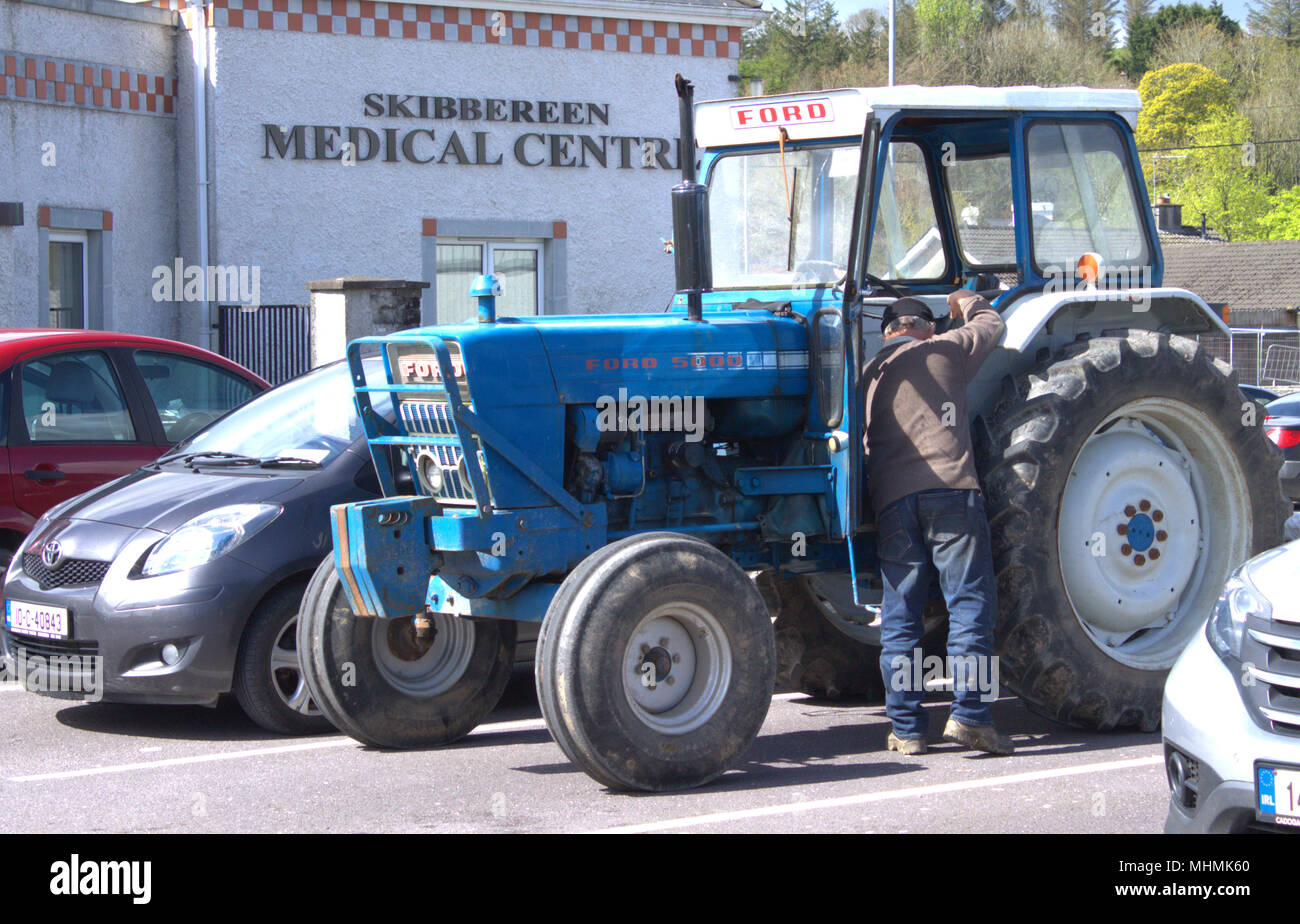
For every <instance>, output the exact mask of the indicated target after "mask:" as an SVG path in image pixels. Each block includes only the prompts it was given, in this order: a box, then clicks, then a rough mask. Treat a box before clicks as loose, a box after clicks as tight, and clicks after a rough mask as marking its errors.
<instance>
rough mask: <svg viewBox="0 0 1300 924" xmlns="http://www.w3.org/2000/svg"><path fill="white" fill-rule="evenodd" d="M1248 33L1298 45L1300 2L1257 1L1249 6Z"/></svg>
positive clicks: (1299, 41)
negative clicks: (1269, 36)
mask: <svg viewBox="0 0 1300 924" xmlns="http://www.w3.org/2000/svg"><path fill="white" fill-rule="evenodd" d="M1246 22H1247V24H1248V25H1249V26H1250V31H1251V32H1254V33H1257V34H1259V35H1271V36H1273V37H1274V38H1280V39H1286V41H1287V42H1289V43H1290V44H1292V45H1295V44H1298V43H1300V0H1258V2H1254V3H1251V4H1249V13H1248V15H1247V17H1246Z"/></svg>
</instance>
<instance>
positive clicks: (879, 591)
mask: <svg viewBox="0 0 1300 924" xmlns="http://www.w3.org/2000/svg"><path fill="white" fill-rule="evenodd" d="M803 580H804V581H805V582H806V583H807V586H808V590H809V591H811V593H812V596H813V599H814V600H815V601H816V603H817V605H818V607H819V608H820V609H821V611H822V613H823V614H824V615H825V616H826V619H827V621H828V622H829V623H830V624H831V625H832V626H833V627H834V628H835V629H836V630H837V631H839V632H842V633H843V634H844V635H847V636H848V637H849V638H851V639H853V640H854V641H855V642H860V643H861V644H863V645H870V646H871V647H872V648H879V647H880V646H881V641H880V620H881V614H882V612H883V610H882V607H881V601H882V599H883V597H884V590H883V588H881V587H877V586H876V585H874V584H873V585H871V586H870V587H862V588H859V589H858V600H859V601H860V602H859V603H854V602H853V582H852V581H851V580H850V578H849V575H847V574H809V575H807V576H805V577H804V578H803ZM943 619H944V617H943V616H942V615H940V616H935V615H934V614H933V612H932V610H931V609H930V608H927V609H926V611H925V614H924V615H923V617H922V621H923V624H924V628H923V629H922V631H923V632H924V633H926V634H928V633H929V632H930V631H931V630H932V629H934V628H935V627H936V626H937V625H938V624H939V623H941V622H943Z"/></svg>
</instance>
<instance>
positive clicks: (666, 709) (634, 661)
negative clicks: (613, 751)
mask: <svg viewBox="0 0 1300 924" xmlns="http://www.w3.org/2000/svg"><path fill="white" fill-rule="evenodd" d="M730 685H731V646H730V645H729V644H728V641H727V635H726V633H725V632H724V631H723V630H722V626H721V624H719V622H718V621H717V619H715V618H714V617H713V614H711V613H709V612H708V611H707V610H705V609H704V608H703V607H699V606H696V605H695V604H693V603H670V604H665V605H663V606H660V607H656V608H655V609H654V610H652V611H651V612H650V613H649V614H648V615H647V616H646V617H645V618H644V619H642V620H641V622H640V623H638V624H637V627H636V629H634V630H633V632H632V637H631V639H630V640H629V641H628V644H627V648H626V649H625V650H624V653H623V693H624V695H625V696H626V698H627V702H628V705H629V706H631V707H632V712H633V714H634V715H635V716H636V717H637V719H638V720H640V721H641V722H642V723H643V724H645V725H646V726H648V727H649V728H652V729H654V730H655V731H657V732H660V733H661V734H665V735H684V734H687V733H688V732H692V731H695V730H696V729H697V728H700V727H701V726H703V725H704V724H705V723H707V722H708V721H709V720H710V719H711V718H713V716H714V715H715V714H716V713H717V711H718V708H719V707H720V706H721V705H722V701H723V700H724V699H725V698H726V695H727V689H728V688H729V687H730Z"/></svg>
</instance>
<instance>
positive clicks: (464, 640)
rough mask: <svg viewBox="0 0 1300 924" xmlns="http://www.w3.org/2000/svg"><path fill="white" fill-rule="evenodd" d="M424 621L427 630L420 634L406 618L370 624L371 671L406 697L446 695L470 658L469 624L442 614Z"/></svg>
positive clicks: (472, 630) (466, 666)
mask: <svg viewBox="0 0 1300 924" xmlns="http://www.w3.org/2000/svg"><path fill="white" fill-rule="evenodd" d="M428 618H429V622H430V627H429V630H428V631H427V632H426V633H423V634H421V633H418V632H417V631H416V628H415V624H414V620H412V619H410V618H407V619H375V620H373V621H374V628H373V629H372V630H371V636H370V638H371V648H372V650H373V651H374V656H375V667H377V668H378V669H379V673H380V675H381V676H382V677H383V678H384V679H385V680H386V681H388V683H389V684H390V685H391V686H392V687H393V689H395V690H398V691H399V692H402V693H405V694H406V695H408V696H415V697H420V698H427V697H431V696H438V695H440V694H442V693H446V692H447V691H448V690H450V689H451V688H452V687H454V686H455V685H456V684H457V683H458V682H459V681H460V679H461V677H462V676H464V674H465V670H466V668H468V667H469V662H470V659H471V658H472V657H473V655H474V623H473V622H471V621H470V620H468V619H459V618H457V617H455V616H447V615H445V614H443V613H434V614H433V615H432V616H430V617H428Z"/></svg>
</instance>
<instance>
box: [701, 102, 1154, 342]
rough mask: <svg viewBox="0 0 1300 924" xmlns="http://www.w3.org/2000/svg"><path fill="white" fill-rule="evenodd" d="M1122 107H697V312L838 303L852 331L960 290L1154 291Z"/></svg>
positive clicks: (1008, 295)
mask: <svg viewBox="0 0 1300 924" xmlns="http://www.w3.org/2000/svg"><path fill="white" fill-rule="evenodd" d="M1139 105H1140V104H1139V101H1138V98H1137V94H1136V93H1134V92H1132V91H1127V90H1084V89H1078V88H1068V89H1043V88H1039V87H1008V88H982V87H928V88H927V87H890V88H862V89H848V90H831V91H826V92H822V93H815V94H812V93H810V94H799V95H791V96H779V97H761V98H745V99H731V100H719V101H712V102H706V103H701V104H700V105H698V106H697V107H696V108H695V142H696V144H697V145H698V149H699V150H700V152H701V156H700V158H699V164H698V167H699V173H700V176H701V178H702V179H703V181H704V182H705V183H706V184H707V186H708V190H709V196H708V199H709V232H710V237H709V243H710V248H711V252H712V269H713V279H712V291H711V292H709V293H708V294H707V295H706V296H705V298H704V301H705V304H706V305H707V306H710V307H717V308H725V307H727V306H732V307H735V306H739V305H741V304H744V303H746V302H747V301H748V300H750V299H755V300H757V301H759V302H786V301H788V302H791V303H792V304H793V305H796V306H800V308H801V310H804V311H809V310H813V311H815V310H816V309H817V308H819V307H821V306H823V305H825V304H829V303H832V302H834V301H838V300H839V298H840V295H841V293H842V291H843V290H844V289H845V288H846V287H847V288H848V289H849V290H850V291H851V292H854V293H856V294H858V295H860V297H861V298H862V300H863V303H864V305H865V306H866V310H867V313H868V314H878V313H879V306H880V305H882V304H883V303H885V302H887V301H888V300H889V299H891V298H896V297H898V296H899V295H902V294H907V295H915V296H918V297H920V298H922V299H924V300H925V301H927V302H930V303H931V307H932V308H933V309H934V311H935V314H936V316H937V317H942V316H943V315H945V314H946V310H947V309H946V305H945V303H944V296H945V295H946V294H947V293H948V292H950V291H952V290H953V289H954V288H957V287H960V286H967V287H972V288H977V289H979V290H981V291H984V292H986V294H987V295H988V296H989V297H990V298H991V299H999V298H1000V299H1001V302H1002V303H1003V304H1006V303H1007V302H1009V301H1011V300H1014V299H1015V298H1016V297H1018V296H1019V295H1023V294H1025V293H1027V292H1031V291H1042V290H1043V289H1044V288H1046V287H1049V286H1056V287H1057V288H1059V289H1061V290H1067V289H1069V288H1071V287H1072V286H1077V287H1082V286H1084V285H1088V284H1093V283H1095V284H1097V285H1100V286H1102V287H1105V286H1107V285H1110V286H1112V287H1114V286H1116V285H1124V286H1128V285H1133V284H1135V282H1140V283H1141V284H1144V285H1146V286H1154V285H1159V283H1160V276H1161V260H1160V251H1159V246H1158V244H1157V238H1156V232H1155V225H1154V221H1153V218H1152V213H1151V209H1150V207H1149V203H1148V201H1147V196H1146V190H1145V186H1144V184H1143V183H1142V181H1141V173H1140V171H1139V170H1138V169H1137V163H1138V160H1137V151H1136V148H1135V146H1134V142H1133V132H1132V128H1133V126H1134V125H1135V123H1136V119H1137V113H1138V109H1139ZM863 216H866V218H867V219H868V220H865V221H864V220H863ZM855 221H857V222H858V223H859V225H858V227H857V228H856V230H857V231H858V234H857V235H856V238H855V234H854V232H855ZM855 240H856V244H855ZM854 246H856V248H857V251H858V252H857V253H851V247H854ZM1085 255H1090V256H1089V258H1088V261H1087V262H1085V263H1084V264H1083V266H1082V268H1081V264H1080V261H1081V259H1083V258H1084V257H1085ZM851 263H852V265H854V266H856V267H857V272H856V274H855V275H856V277H857V278H855V279H852V280H850V279H848V278H847V273H848V269H849V266H850V264H851ZM1094 264H1095V265H1096V269H1094V268H1093V267H1094ZM873 306H874V307H873ZM868 333H870V332H868Z"/></svg>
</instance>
